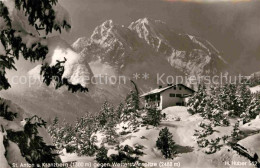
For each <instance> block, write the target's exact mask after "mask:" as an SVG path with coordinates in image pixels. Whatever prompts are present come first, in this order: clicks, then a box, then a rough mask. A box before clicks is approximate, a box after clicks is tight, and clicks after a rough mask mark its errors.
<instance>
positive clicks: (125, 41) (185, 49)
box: [72, 18, 228, 76]
mask: <svg viewBox="0 0 260 168" xmlns="http://www.w3.org/2000/svg"><path fill="white" fill-rule="evenodd" d="M72 46H73V48H74V49H76V50H77V51H79V52H80V53H81V54H82V55H84V56H85V57H86V59H88V60H89V62H90V64H91V62H93V61H97V60H99V61H101V62H102V63H104V64H109V65H110V66H112V67H113V68H114V69H115V70H118V71H120V72H123V71H124V69H127V66H129V65H131V64H142V63H143V64H145V63H152V65H153V67H156V68H157V69H161V67H162V66H170V67H172V71H173V70H174V71H179V72H178V74H186V75H196V76H201V75H215V74H218V73H220V72H226V71H225V68H227V65H228V64H227V62H226V61H225V60H224V59H223V58H222V56H221V55H220V53H219V51H218V50H217V49H216V48H215V47H214V46H213V45H212V44H211V43H210V42H209V41H207V40H205V39H202V38H200V37H195V36H192V35H188V34H179V33H177V32H175V31H174V30H173V29H171V28H169V27H168V26H167V24H166V23H164V22H162V21H158V20H152V19H148V18H143V19H139V20H137V21H135V22H132V23H131V24H130V25H129V26H128V27H124V26H120V25H116V24H114V23H113V21H112V20H108V21H106V22H104V23H103V24H101V25H100V26H98V27H97V28H96V29H95V30H94V32H93V34H92V35H91V37H90V38H89V39H88V40H86V38H80V39H79V40H77V41H76V42H75V43H74V44H73V45H72ZM158 61H159V62H158ZM165 61H166V62H167V64H165ZM162 63H163V64H162ZM149 69H150V67H146V71H148V72H149ZM169 69H170V68H167V70H169Z"/></svg>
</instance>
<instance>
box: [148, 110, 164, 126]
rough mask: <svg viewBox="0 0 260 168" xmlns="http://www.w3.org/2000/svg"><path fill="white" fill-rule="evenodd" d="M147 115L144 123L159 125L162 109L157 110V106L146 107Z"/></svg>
mask: <svg viewBox="0 0 260 168" xmlns="http://www.w3.org/2000/svg"><path fill="white" fill-rule="evenodd" d="M145 113H146V115H145V116H144V117H143V123H144V124H148V125H152V126H155V127H157V126H159V125H160V122H161V119H162V114H161V111H160V110H157V109H156V107H152V108H147V109H145Z"/></svg>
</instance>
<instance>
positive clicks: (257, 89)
mask: <svg viewBox="0 0 260 168" xmlns="http://www.w3.org/2000/svg"><path fill="white" fill-rule="evenodd" d="M250 90H251V92H252V93H257V92H260V85H258V86H255V87H251V88H250Z"/></svg>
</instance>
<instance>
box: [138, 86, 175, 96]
mask: <svg viewBox="0 0 260 168" xmlns="http://www.w3.org/2000/svg"><path fill="white" fill-rule="evenodd" d="M171 87H173V86H167V87H164V88H157V89H154V90H151V91H150V92H148V93H145V94H143V95H141V97H144V96H147V95H152V94H157V93H161V92H163V91H165V90H167V89H169V88H171Z"/></svg>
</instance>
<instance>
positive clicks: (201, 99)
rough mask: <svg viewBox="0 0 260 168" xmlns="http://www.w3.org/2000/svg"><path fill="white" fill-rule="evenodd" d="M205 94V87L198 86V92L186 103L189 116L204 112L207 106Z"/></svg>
mask: <svg viewBox="0 0 260 168" xmlns="http://www.w3.org/2000/svg"><path fill="white" fill-rule="evenodd" d="M207 96H208V94H207V92H206V87H205V86H204V85H203V86H201V85H199V88H198V91H197V92H196V93H195V94H194V96H193V97H192V98H190V100H189V102H188V106H189V109H188V111H189V112H190V113H191V114H196V113H202V112H203V111H204V110H205V106H206V104H207Z"/></svg>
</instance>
